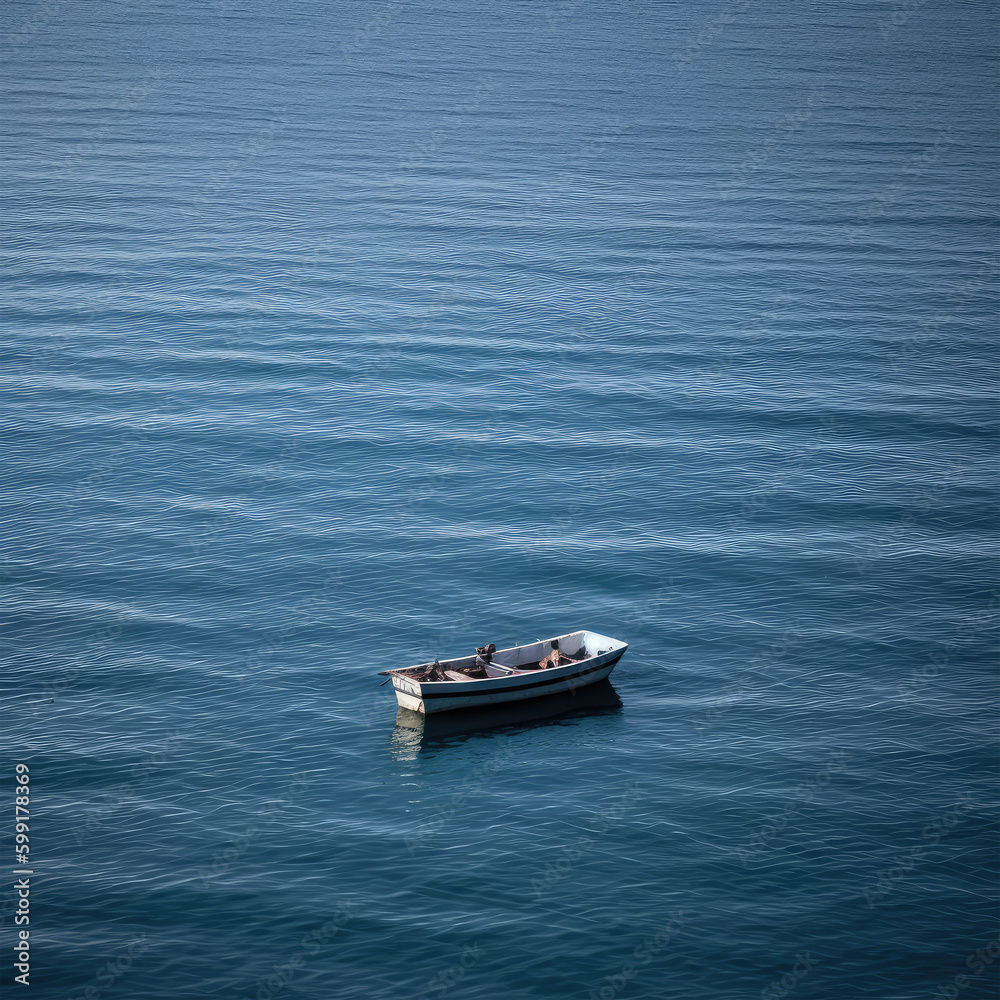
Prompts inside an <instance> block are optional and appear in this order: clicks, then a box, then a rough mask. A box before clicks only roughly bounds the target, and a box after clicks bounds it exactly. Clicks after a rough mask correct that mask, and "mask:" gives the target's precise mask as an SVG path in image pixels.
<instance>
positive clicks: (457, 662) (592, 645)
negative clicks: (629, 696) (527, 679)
mask: <svg viewBox="0 0 1000 1000" xmlns="http://www.w3.org/2000/svg"><path fill="white" fill-rule="evenodd" d="M553 641H555V642H557V643H558V644H559V652H560V654H561V656H562V658H563V660H564V661H565V660H572V661H575V662H577V663H579V662H580V661H582V660H589V659H590V658H591V657H594V656H600V655H601V654H602V653H606V652H608V651H609V650H611V649H613V648H615V646H616V645H624V644H623V643H617V642H616V641H615V640H613V639H609V638H608V637H607V636H603V635H597V634H596V633H594V632H586V631H579V632H569V633H567V634H566V635H558V636H555V637H554V640H553V639H540V640H538V641H537V642H532V643H527V644H525V645H523V646H512V647H510V648H508V649H498V650H497V651H496V652H495V653H493V654H492V657H491V659H490V661H489V662H487V661H486V660H484V659H483V658H482V657H480V656H479V654H478V653H477V654H476V655H474V656H462V657H459V658H458V659H454V660H441V661H437V660H435V661H434V663H423V664H420V665H419V666H416V667H406V668H405V669H403V670H397V671H394V672H395V673H398V674H404V675H407V676H410V677H413V678H414V679H415V680H420V681H423V680H442V681H444V680H451V681H468V680H484V679H486V678H488V677H507V676H509V675H511V674H513V673H520V672H522V671H526V670H540V669H545V668H542V667H541V662H540V661H541V660H543V659H544V658H545V657H546V656H548V654H549V653H551V652H552V649H553V645H552V643H553ZM548 666H551V664H550V665H548ZM560 666H566V663H565V662H562V663H560Z"/></svg>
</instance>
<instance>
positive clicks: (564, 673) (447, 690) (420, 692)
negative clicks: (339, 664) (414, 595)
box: [386, 629, 628, 699]
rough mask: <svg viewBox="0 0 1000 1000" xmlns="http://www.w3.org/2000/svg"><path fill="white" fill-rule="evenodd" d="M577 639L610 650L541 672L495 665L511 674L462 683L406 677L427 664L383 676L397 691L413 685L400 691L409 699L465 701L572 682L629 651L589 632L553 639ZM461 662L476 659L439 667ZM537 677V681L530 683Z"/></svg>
mask: <svg viewBox="0 0 1000 1000" xmlns="http://www.w3.org/2000/svg"><path fill="white" fill-rule="evenodd" d="M577 635H580V636H583V637H586V636H593V637H595V638H596V639H599V640H602V639H603V640H607V641H608V642H610V643H611V644H612V645H611V648H609V649H606V650H603V651H602V652H600V653H595V654H594V655H593V656H588V657H586V658H585V659H583V660H573V661H571V662H569V663H565V664H561V665H560V666H558V667H543V668H542V669H538V668H534V669H529V670H523V669H518V668H517V667H508V666H507V665H506V664H503V663H497V664H496V665H497V666H500V667H504V668H505V669H507V670H510V671H511V672H510V673H508V674H504V675H502V676H499V677H469V678H468V679H467V680H465V681H453V680H444V681H418V680H416V679H415V678H414V677H412V676H410V675H409V674H407V673H405V671H408V670H423V669H426V668H427V664H425V663H424V664H417V665H415V666H412V667H400V668H399V669H398V670H389V671H386V673H388V674H389V675H390V676H391V677H392V686H393V688H394V689H396V690H400V686H399V685H398V684H397V683H396V682H397V679H398V680H400V681H403V680H405V681H408V682H409V683H410V684H411V685H413V687H415V688H416V689H417V690H416V691H406V690H405V689H403V692H404V694H408V695H410V696H411V697H417V696H419V697H420V698H421V699H423V698H424V697H430V698H442V697H465V696H467V695H470V694H480V693H482V694H488V693H491V692H494V691H495V692H498V693H499V692H503V691H507V690H523V689H526V688H533V687H545V686H547V685H548V684H550V683H558V682H559V681H565V680H571V679H573V678H574V677H582V676H586V675H587V674H589V673H593V672H594V671H595V670H602V669H603V668H604V667H606V666H607V664H608V662H609V661H608V659H607V658H608V657H609V655H610V654H614V661H615V662H617V661H618V660H619V659H621V657H622V655H623V654H624V653H625V651H626V650H627V649H628V643H627V642H624V641H622V640H621V639H614V638H612V637H611V636H608V635H603V634H602V633H598V632H591V631H590V630H589V629H576V630H575V631H573V632H567V633H565V634H563V635H557V636H553V637H552V638H553V639H556V640H557V641H562V640H563V639H568V638H570V637H571V636H577ZM584 641H585V640H584ZM551 642H552V639H542V640H536V641H535V642H526V643H524V644H523V645H518V646H508V647H507V648H506V649H498V650H497V651H496V653H494V654H493V655H494V657H496V656H498V655H500V654H502V653H516V652H517V651H518V650H522V649H527V648H529V647H531V646H534V645H538V644H541V645H545V644H547V643H551ZM462 660H471V661H472V662H473V663H474V662H475V657H472V656H462V657H456V658H454V659H449V660H444V661H441V663H442V666H443V665H444V664H447V668H448V669H456V668H455V664H456V662H459V661H462ZM593 660H601V662H600V663H597V664H593V665H590V666H587V668H586V669H585V670H580V669H579V668H580V667H581V666H583V665H584V664H591V661H593ZM459 669H460V668H459ZM536 676H537V678H538V679H537V680H535V679H533V678H535V677H536ZM491 681H492V682H496V683H494V684H491V685H490V687H489V688H486V689H482V690H481V691H476V692H473V691H470V688H474V687H477V686H480V685H482V684H484V683H487V682H491Z"/></svg>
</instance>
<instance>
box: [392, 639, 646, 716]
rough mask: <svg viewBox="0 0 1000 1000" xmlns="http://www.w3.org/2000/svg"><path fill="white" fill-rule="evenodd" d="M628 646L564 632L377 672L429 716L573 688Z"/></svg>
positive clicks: (601, 674) (604, 669)
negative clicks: (556, 654)
mask: <svg viewBox="0 0 1000 1000" xmlns="http://www.w3.org/2000/svg"><path fill="white" fill-rule="evenodd" d="M626 649H628V643H627V642H622V641H621V640H620V639H612V638H611V637H610V636H606V635H601V634H599V633H598V632H587V631H579V632H567V633H566V634H565V635H558V636H554V637H553V638H552V639H542V640H538V641H537V642H532V643H527V644H526V645H523V646H511V647H510V648H509V649H495V647H493V648H490V647H481V648H480V649H479V650H478V651H477V652H476V654H475V655H474V656H461V657H458V658H456V659H453V660H447V661H445V660H441V661H438V660H435V661H434V662H433V663H421V664H419V665H417V666H415V667H402V668H400V669H399V670H383V671H381V673H383V674H388V675H389V677H390V678H391V680H392V686H393V688H394V689H395V691H396V701H397V702H399V705H400V707H401V708H408V709H409V710H410V711H411V712H422V713H423V714H424V715H430V714H431V713H434V712H450V711H453V710H455V709H459V708H484V707H486V706H487V705H499V704H504V703H508V702H512V701H525V700H526V699H528V698H538V697H540V696H543V695H550V694H559V693H561V692H565V691H575V690H577V689H578V688H581V687H585V686H586V685H588V684H595V683H596V682H597V681H603V680H604V679H605V678H606V677H607V676H608V674H610V673H611V671H612V670H614V668H615V664H617V663H618V661H619V660H620V659H621V658H622V656H623V654H624V653H625V650H626ZM556 652H558V660H554V655H553V654H555V653H556ZM553 660H554V662H555V663H557V664H558V665H553V662H552V661H553Z"/></svg>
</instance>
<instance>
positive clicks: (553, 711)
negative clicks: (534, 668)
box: [392, 681, 622, 758]
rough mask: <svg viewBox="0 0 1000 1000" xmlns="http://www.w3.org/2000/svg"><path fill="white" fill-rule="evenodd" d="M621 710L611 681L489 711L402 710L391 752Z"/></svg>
mask: <svg viewBox="0 0 1000 1000" xmlns="http://www.w3.org/2000/svg"><path fill="white" fill-rule="evenodd" d="M621 707H622V700H621V698H619V697H618V692H617V691H616V690H615V689H614V686H613V685H612V683H611V681H598V683H596V684H590V685H588V686H587V687H584V688H580V689H579V690H576V691H567V692H565V693H563V694H553V695H549V696H548V697H547V698H532V699H531V700H529V701H518V702H512V703H510V704H506V705H494V706H492V707H489V708H470V709H464V710H458V711H454V712H439V713H436V714H434V715H423V714H421V713H420V712H411V711H410V710H409V709H408V708H400V709H399V711H398V712H397V713H396V728H395V729H394V730H393V732H392V750H393V752H394V754H395V755H396V756H398V757H404V758H405V757H412V756H413V755H414V754H415V753H416V752H417V751H418V750H420V749H421V748H422V747H425V746H428V745H433V743H434V742H435V741H437V740H441V739H447V738H448V737H454V736H466V737H468V736H472V735H474V734H476V733H478V732H483V731H486V730H495V729H503V728H519V727H523V726H531V725H532V724H533V723H536V722H538V723H541V724H545V723H547V722H551V721H553V720H556V719H566V718H573V717H583V716H588V715H607V714H610V713H614V712H617V711H618V710H619V709H620V708H621Z"/></svg>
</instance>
